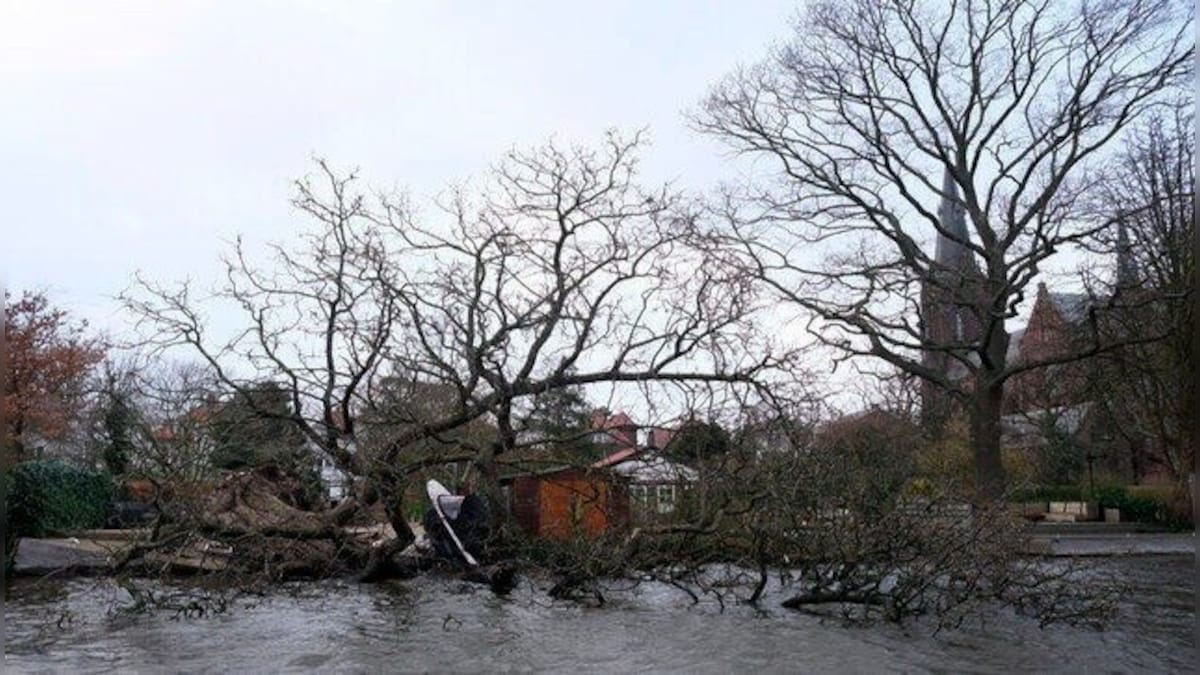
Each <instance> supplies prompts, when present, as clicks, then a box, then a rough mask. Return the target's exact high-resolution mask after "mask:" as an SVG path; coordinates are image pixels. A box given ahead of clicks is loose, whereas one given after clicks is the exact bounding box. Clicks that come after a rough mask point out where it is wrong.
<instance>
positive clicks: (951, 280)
mask: <svg viewBox="0 0 1200 675" xmlns="http://www.w3.org/2000/svg"><path fill="white" fill-rule="evenodd" d="M941 194H942V198H941V204H940V205H939V207H938V220H939V223H940V226H941V227H940V231H939V232H938V234H937V244H936V248H935V249H934V260H933V263H932V264H931V265H930V269H929V273H928V274H927V276H926V278H925V279H924V280H923V282H922V285H921V338H922V342H923V343H924V346H925V347H926V348H927V350H926V351H925V352H924V353H923V355H922V357H921V363H922V365H924V366H925V367H927V368H930V369H932V370H935V371H937V372H940V373H943V374H945V375H947V376H948V377H950V378H952V379H958V378H963V377H966V376H967V374H968V371H967V369H966V367H965V366H964V365H963V364H962V363H961V362H960V361H959V358H958V357H956V356H955V354H954V353H952V352H951V351H950V350H953V351H954V352H959V350H962V352H965V351H967V350H966V346H967V345H971V344H974V343H977V342H978V340H979V336H980V333H981V326H980V321H979V317H978V315H977V314H976V312H975V310H974V308H973V305H974V304H975V298H976V297H977V294H978V292H979V282H980V280H981V279H982V274H980V272H979V267H978V265H976V263H975V256H974V254H973V253H972V251H971V248H970V246H969V244H968V242H970V239H971V236H970V232H969V231H968V229H967V218H966V209H965V208H964V207H963V203H962V199H961V198H960V197H959V193H958V184H957V183H956V182H955V181H954V176H953V175H952V174H951V173H950V169H949V168H947V169H946V170H945V173H944V174H943V176H942V191H941ZM960 353H961V352H960ZM952 405H953V401H952V400H951V399H950V397H949V396H948V395H947V394H946V392H945V391H944V390H943V389H942V388H941V387H939V386H938V385H937V384H935V383H933V382H929V381H927V380H926V381H923V382H922V384H921V409H922V418H923V420H924V422H925V423H926V424H927V425H929V426H930V428H935V429H936V428H938V427H940V426H941V424H943V423H944V422H945V421H946V418H948V417H949V416H950V414H951V413H952V412H953V410H952Z"/></svg>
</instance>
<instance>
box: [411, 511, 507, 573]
mask: <svg viewBox="0 0 1200 675" xmlns="http://www.w3.org/2000/svg"><path fill="white" fill-rule="evenodd" d="M440 506H441V508H442V513H443V514H444V515H445V516H446V521H447V522H448V523H449V524H450V527H452V528H454V534H456V535H457V536H458V540H459V541H460V542H462V545H463V548H464V549H466V551H467V552H468V553H470V554H471V555H472V556H474V557H475V558H476V559H478V558H479V557H480V556H481V555H482V553H483V548H484V545H485V544H486V543H487V540H488V535H489V534H490V531H489V525H488V522H489V519H490V516H491V514H490V513H489V511H488V507H487V502H485V501H484V500H483V499H482V498H481V497H480V496H479V495H477V494H468V495H466V496H465V497H463V496H455V497H442V500H441V503H440ZM422 522H423V524H424V526H425V535H426V536H427V537H429V542H430V543H431V544H432V545H433V550H434V552H435V553H437V555H438V557H440V558H442V559H444V560H448V561H450V562H453V563H456V564H463V563H465V562H466V560H465V559H464V558H463V556H462V554H461V553H459V551H458V547H457V546H456V545H455V544H454V540H453V539H452V538H451V537H450V535H449V533H448V532H446V528H445V526H444V525H443V524H442V519H441V518H439V517H438V514H437V511H436V510H435V509H434V508H433V506H430V507H429V509H427V510H426V511H425V517H424V518H423V519H422Z"/></svg>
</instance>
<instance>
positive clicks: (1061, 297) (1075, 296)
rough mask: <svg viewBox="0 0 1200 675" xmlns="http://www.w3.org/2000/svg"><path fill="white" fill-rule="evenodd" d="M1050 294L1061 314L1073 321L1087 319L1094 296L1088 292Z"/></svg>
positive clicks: (1077, 321) (1055, 307)
mask: <svg viewBox="0 0 1200 675" xmlns="http://www.w3.org/2000/svg"><path fill="white" fill-rule="evenodd" d="M1049 296H1050V301H1051V302H1052V303H1054V309H1055V310H1057V311H1058V314H1059V316H1061V317H1062V318H1063V319H1065V320H1067V321H1069V322H1071V323H1080V322H1081V321H1083V320H1084V319H1086V318H1087V313H1088V309H1089V308H1091V306H1092V297H1091V296H1089V295H1087V294H1086V293H1050V294H1049Z"/></svg>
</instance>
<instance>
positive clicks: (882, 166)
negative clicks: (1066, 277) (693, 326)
mask: <svg viewBox="0 0 1200 675" xmlns="http://www.w3.org/2000/svg"><path fill="white" fill-rule="evenodd" d="M1190 12H1191V9H1190V7H1187V6H1180V5H1177V4H1176V3H1173V2H1169V1H1167V0H1103V1H1101V2H1092V3H1083V4H1080V5H1070V6H1067V5H1064V4H1062V3H1056V2H1050V1H1049V0H1042V1H1040V2H1039V1H1017V0H1014V1H1003V0H994V1H989V0H969V1H963V2H951V3H933V2H930V3H926V2H908V1H902V0H886V1H883V2H878V1H876V0H852V1H850V2H817V3H814V4H813V5H811V6H810V7H809V8H808V10H807V11H806V13H805V15H804V17H803V19H802V20H801V21H800V22H799V24H798V26H797V35H796V38H795V40H794V41H793V42H792V43H791V44H789V45H787V46H785V47H783V48H780V49H778V50H777V51H776V52H775V53H774V54H773V55H772V56H771V57H770V58H769V59H768V60H767V61H766V62H764V63H762V64H760V65H758V66H756V67H754V68H750V69H746V70H743V71H741V72H739V73H737V74H735V75H733V76H732V77H730V78H729V79H727V80H726V81H725V82H723V83H721V84H720V85H718V86H717V87H715V88H714V90H713V91H712V93H711V95H710V96H709V98H708V99H707V101H706V104H705V107H704V110H703V113H702V114H701V115H699V116H698V119H697V122H696V123H697V125H698V126H699V128H701V129H702V130H704V131H706V132H708V133H710V134H712V135H714V136H716V137H718V138H720V139H722V140H724V141H726V142H727V143H728V144H729V145H730V146H731V147H732V148H733V149H734V150H736V151H737V152H738V153H741V154H744V155H749V156H751V157H763V158H766V159H768V160H771V161H773V162H774V163H775V165H776V166H777V167H778V173H777V174H776V177H777V180H775V181H772V182H767V183H764V184H761V185H759V186H757V187H754V188H752V189H747V190H746V192H745V194H741V195H735V196H736V197H737V199H736V200H733V199H731V200H730V203H731V205H732V206H736V207H737V208H736V209H735V208H730V209H729V211H730V213H729V215H730V218H729V222H730V227H729V228H728V229H727V230H726V231H725V232H724V235H725V236H724V241H725V242H726V243H727V244H729V246H728V249H727V250H729V251H731V252H732V253H734V254H736V255H737V256H738V257H739V259H740V261H741V262H742V263H743V264H745V265H747V266H748V267H749V268H750V269H751V270H752V271H753V272H754V273H755V275H756V276H757V277H758V278H760V279H762V280H763V281H765V283H766V284H767V285H768V287H770V288H771V289H772V290H773V291H775V292H776V293H777V294H778V296H779V297H781V298H782V299H783V300H785V301H787V302H790V303H794V304H795V305H798V306H800V307H803V308H804V309H806V310H808V311H809V312H811V314H812V315H813V316H814V321H813V323H812V324H811V326H810V330H811V332H812V334H813V335H815V336H816V337H817V338H818V339H819V340H820V341H821V342H823V343H824V344H825V345H828V346H830V347H832V348H833V349H835V350H836V351H837V352H838V353H840V354H841V355H843V356H844V357H853V356H860V355H863V356H871V357H877V358H880V359H883V360H885V361H887V362H889V363H891V364H892V365H893V366H895V367H898V368H900V369H902V370H905V371H907V372H910V373H913V374H916V375H918V376H920V377H921V378H923V379H924V380H925V381H927V382H929V383H931V385H932V386H934V387H936V388H937V390H939V391H945V392H948V394H949V395H950V396H952V397H953V398H954V399H955V400H956V401H958V402H959V403H961V404H965V406H966V407H967V408H968V411H969V415H970V419H971V436H972V444H973V447H974V454H975V467H976V474H977V481H978V484H979V487H980V490H981V492H982V494H985V495H987V496H991V497H995V496H998V495H999V494H1001V492H1002V491H1003V488H1004V476H1003V467H1002V465H1001V461H1000V414H1001V404H1002V399H1003V396H1004V387H1005V382H1006V381H1007V380H1008V379H1009V378H1010V377H1012V376H1013V375H1015V374H1017V373H1018V372H1020V371H1023V370H1029V369H1034V368H1042V367H1045V366H1047V365H1050V364H1051V363H1053V362H1058V361H1065V360H1073V359H1077V358H1080V357H1081V356H1084V355H1086V354H1088V353H1096V352H1097V351H1100V350H1102V349H1104V348H1105V346H1104V345H1103V344H1101V343H1100V341H1099V340H1098V336H1096V338H1097V339H1093V340H1092V344H1091V345H1090V347H1089V348H1088V349H1086V350H1084V351H1083V352H1082V353H1076V354H1065V355H1061V356H1057V357H1055V358H1054V359H1051V360H1041V361H1029V362H1022V363H1020V364H1014V363H1010V362H1009V360H1008V358H1007V350H1008V343H1009V333H1008V331H1007V330H1006V328H1005V322H1006V321H1007V320H1008V319H1010V318H1012V317H1013V316H1014V315H1015V314H1016V312H1017V309H1018V306H1019V305H1020V303H1021V302H1022V301H1023V300H1024V299H1025V298H1026V297H1027V288H1028V285H1029V284H1030V283H1031V281H1032V280H1033V279H1034V278H1035V277H1036V275H1037V274H1038V272H1039V270H1040V269H1042V267H1043V266H1044V265H1045V264H1046V263H1047V261H1048V260H1049V259H1050V258H1051V257H1052V256H1054V255H1055V254H1056V253H1058V252H1060V251H1062V250H1064V249H1068V248H1070V247H1072V246H1073V245H1076V244H1077V243H1079V242H1081V241H1083V240H1085V239H1087V238H1089V237H1091V236H1092V235H1094V234H1095V233H1096V232H1097V231H1098V230H1100V229H1102V228H1104V227H1105V226H1106V223H1104V222H1097V221H1090V220H1084V219H1081V218H1078V217H1077V215H1078V206H1079V196H1080V194H1081V193H1082V192H1083V191H1084V189H1085V188H1087V187H1088V184H1089V182H1090V181H1091V180H1092V179H1093V178H1094V176H1095V174H1094V173H1093V172H1092V169H1093V168H1094V167H1096V166H1097V165H1098V164H1099V163H1100V162H1101V161H1102V160H1103V158H1104V155H1103V151H1104V150H1105V148H1106V147H1108V146H1109V145H1110V144H1111V143H1112V142H1113V141H1114V140H1116V139H1119V138H1120V137H1121V135H1122V132H1123V130H1124V129H1125V128H1126V127H1128V126H1129V125H1130V124H1131V123H1133V122H1134V121H1135V120H1137V119H1139V118H1140V117H1141V116H1142V115H1143V114H1144V113H1145V112H1147V111H1149V110H1151V109H1153V108H1154V107H1155V106H1157V105H1159V104H1160V102H1161V101H1162V100H1163V98H1164V92H1166V91H1167V90H1170V89H1173V88H1175V87H1177V86H1180V85H1184V84H1186V83H1187V82H1189V80H1190V73H1191V61H1192V57H1193V53H1194V46H1193V44H1192V41H1191V39H1190V32H1191V30H1192V27H1191V20H1192V17H1191V13H1190ZM938 201H941V203H942V206H941V207H940V208H936V207H935V204H936V203H937V202H938ZM930 233H933V234H935V235H936V238H937V240H938V244H937V247H936V248H937V250H936V252H931V251H928V250H927V249H926V243H927V240H926V239H925V237H927V236H928V234H930ZM822 258H823V259H822ZM1091 323H1092V332H1093V334H1095V333H1096V331H1095V322H1094V321H1092V322H1091ZM934 400H935V397H934V396H932V395H929V396H927V397H926V405H927V406H928V407H933V406H932V403H933V401H934Z"/></svg>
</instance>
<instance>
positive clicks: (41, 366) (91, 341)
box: [2, 290, 105, 461]
mask: <svg viewBox="0 0 1200 675" xmlns="http://www.w3.org/2000/svg"><path fill="white" fill-rule="evenodd" d="M4 333H5V335H4V337H5V343H6V349H7V351H8V369H7V372H6V373H5V378H4V379H5V383H4V398H3V408H2V410H3V413H4V424H5V432H6V437H7V443H6V444H7V445H8V446H9V448H11V449H12V451H13V453H14V457H13V459H15V460H16V461H21V460H23V459H27V458H28V456H29V453H30V452H31V450H32V449H33V446H32V443H34V442H36V441H38V440H43V441H46V440H60V439H62V438H63V437H65V436H66V434H67V432H68V431H69V430H70V428H71V425H72V422H74V421H76V420H77V419H78V418H79V417H80V415H81V414H82V408H83V406H84V393H85V389H86V382H87V377H88V374H89V373H90V372H91V370H92V367H93V366H95V365H96V364H97V363H99V362H100V361H101V359H103V358H104V352H105V350H104V345H103V343H102V341H101V340H100V339H98V338H97V337H95V336H91V335H89V334H88V332H87V322H86V321H80V322H74V321H72V320H71V318H70V316H69V315H68V314H67V312H66V310H63V309H60V308H57V307H53V306H51V305H50V301H49V300H48V299H47V298H46V296H45V294H43V293H32V292H29V291H26V292H24V293H22V294H21V296H20V297H19V298H15V297H13V296H12V295H11V294H10V293H9V292H8V291H7V290H6V291H5V292H4Z"/></svg>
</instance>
